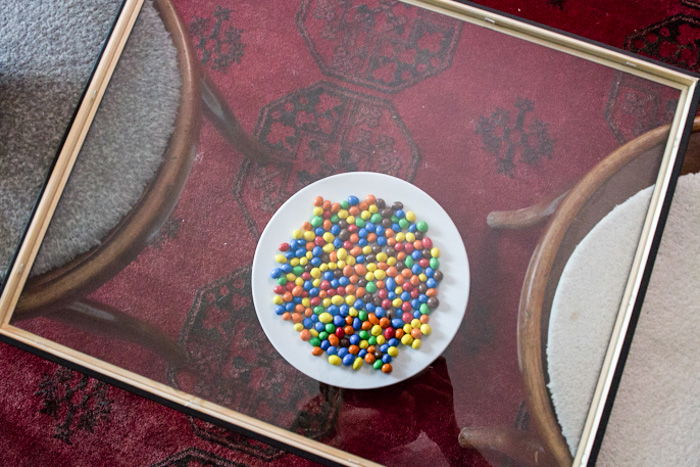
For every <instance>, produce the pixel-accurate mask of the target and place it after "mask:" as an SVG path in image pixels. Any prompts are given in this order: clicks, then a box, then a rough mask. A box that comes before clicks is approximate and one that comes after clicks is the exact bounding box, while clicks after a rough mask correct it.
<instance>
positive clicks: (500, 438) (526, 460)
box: [459, 427, 557, 467]
mask: <svg viewBox="0 0 700 467" xmlns="http://www.w3.org/2000/svg"><path fill="white" fill-rule="evenodd" d="M459 444H460V446H462V447H463V448H473V449H476V450H478V451H480V452H492V453H495V454H498V455H502V456H505V457H507V458H509V459H511V460H513V461H515V462H516V464H517V465H522V466H533V467H534V466H556V465H557V464H556V462H555V460H554V458H553V457H552V456H551V455H549V453H548V452H547V451H546V450H545V449H544V447H543V446H542V444H541V443H540V441H539V440H538V439H537V438H535V437H534V436H533V435H532V434H531V433H530V432H528V431H523V430H516V429H515V428H511V427H483V428H471V427H469V428H462V432H461V433H460V434H459Z"/></svg>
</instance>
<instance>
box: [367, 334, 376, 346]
mask: <svg viewBox="0 0 700 467" xmlns="http://www.w3.org/2000/svg"><path fill="white" fill-rule="evenodd" d="M367 342H368V343H369V345H377V336H369V339H367Z"/></svg>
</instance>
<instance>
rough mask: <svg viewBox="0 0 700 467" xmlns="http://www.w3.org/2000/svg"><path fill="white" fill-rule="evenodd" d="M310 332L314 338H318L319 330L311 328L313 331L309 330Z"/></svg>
mask: <svg viewBox="0 0 700 467" xmlns="http://www.w3.org/2000/svg"><path fill="white" fill-rule="evenodd" d="M309 332H310V333H311V335H312V336H313V337H318V331H317V330H315V329H313V328H311V329H309Z"/></svg>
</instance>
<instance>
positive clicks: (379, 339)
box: [377, 334, 386, 345]
mask: <svg viewBox="0 0 700 467" xmlns="http://www.w3.org/2000/svg"><path fill="white" fill-rule="evenodd" d="M384 343H386V337H384V336H382V335H381V334H379V335H378V336H377V344H378V345H382V344H384Z"/></svg>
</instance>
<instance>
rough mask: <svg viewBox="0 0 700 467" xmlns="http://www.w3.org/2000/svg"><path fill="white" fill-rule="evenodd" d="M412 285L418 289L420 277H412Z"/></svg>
mask: <svg viewBox="0 0 700 467" xmlns="http://www.w3.org/2000/svg"><path fill="white" fill-rule="evenodd" d="M411 285H412V286H414V287H418V286H419V285H420V277H418V276H411Z"/></svg>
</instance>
